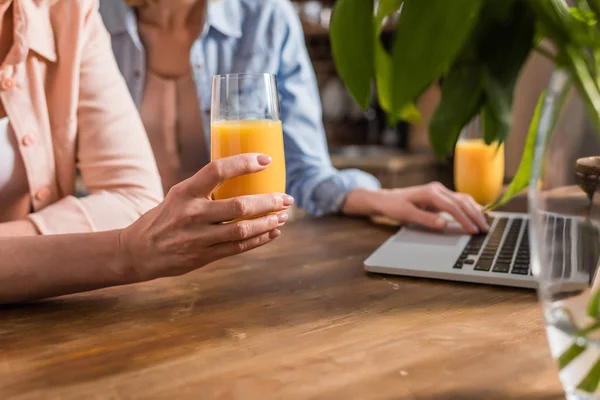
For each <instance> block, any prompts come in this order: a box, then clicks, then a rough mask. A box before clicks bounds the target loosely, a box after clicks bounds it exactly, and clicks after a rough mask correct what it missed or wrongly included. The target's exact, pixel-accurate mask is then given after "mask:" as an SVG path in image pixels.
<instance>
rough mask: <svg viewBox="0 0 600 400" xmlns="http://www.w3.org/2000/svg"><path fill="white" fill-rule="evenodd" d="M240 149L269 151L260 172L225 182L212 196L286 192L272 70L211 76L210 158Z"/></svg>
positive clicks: (236, 152) (277, 100)
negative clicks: (267, 162)
mask: <svg viewBox="0 0 600 400" xmlns="http://www.w3.org/2000/svg"><path fill="white" fill-rule="evenodd" d="M243 153H261V154H266V155H268V156H271V158H272V162H271V164H270V165H269V166H268V167H267V168H266V169H265V170H263V171H261V172H257V173H254V174H250V175H244V176H240V177H237V178H234V179H231V180H228V181H226V182H224V183H223V184H222V185H221V186H219V187H218V188H217V190H216V191H215V192H214V194H213V198H214V199H215V200H222V199H228V198H231V197H237V196H246V195H251V194H267V193H273V192H278V193H284V192H285V154H284V150H283V131H282V126H281V117H280V115H279V96H278V93H277V80H276V77H275V75H272V74H227V75H217V76H215V77H214V78H213V88H212V108H211V159H212V160H213V161H214V160H218V159H220V158H224V157H230V156H234V155H238V154H243Z"/></svg>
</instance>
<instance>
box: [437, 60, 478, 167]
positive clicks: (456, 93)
mask: <svg viewBox="0 0 600 400" xmlns="http://www.w3.org/2000/svg"><path fill="white" fill-rule="evenodd" d="M483 99H484V95H483V71H482V70H481V68H480V67H478V66H477V65H462V66H455V67H453V68H452V69H451V70H450V72H449V73H448V76H447V77H446V79H445V80H444V84H443V87H442V99H441V101H440V104H439V105H438V107H437V108H436V110H435V113H434V114H433V116H432V118H431V122H430V125H429V137H430V142H431V145H432V147H433V150H434V151H435V154H436V155H437V157H438V158H444V157H445V156H447V155H449V154H450V153H451V152H452V151H453V150H454V145H455V144H456V140H457V139H458V136H459V134H460V131H461V130H462V128H463V127H464V126H465V125H466V124H467V123H469V121H471V119H473V117H474V116H475V115H477V113H478V112H479V110H480V109H481V106H482V105H483Z"/></svg>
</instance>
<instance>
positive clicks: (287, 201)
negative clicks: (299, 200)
mask: <svg viewBox="0 0 600 400" xmlns="http://www.w3.org/2000/svg"><path fill="white" fill-rule="evenodd" d="M292 204H294V198H293V197H292V196H289V195H287V194H284V195H283V206H284V207H289V206H291V205H292Z"/></svg>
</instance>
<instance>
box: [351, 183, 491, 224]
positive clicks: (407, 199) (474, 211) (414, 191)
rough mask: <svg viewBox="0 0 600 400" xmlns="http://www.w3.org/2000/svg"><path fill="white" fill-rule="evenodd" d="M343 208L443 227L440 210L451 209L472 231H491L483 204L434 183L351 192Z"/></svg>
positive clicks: (352, 213) (457, 219)
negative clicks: (404, 187)
mask: <svg viewBox="0 0 600 400" xmlns="http://www.w3.org/2000/svg"><path fill="white" fill-rule="evenodd" d="M342 211H343V212H344V213H345V214H348V215H367V216H372V215H384V216H386V217H389V218H392V219H394V220H396V221H399V222H401V223H418V224H421V225H424V226H426V227H428V228H431V229H436V230H441V229H444V228H445V227H446V223H447V222H446V221H445V220H444V219H443V218H441V217H440V216H439V215H438V213H439V212H442V211H444V212H447V213H448V214H450V215H451V216H452V217H454V219H456V221H457V222H459V223H460V224H461V225H462V226H463V228H464V229H465V230H466V231H467V232H469V233H472V234H476V233H479V232H487V231H488V230H489V226H488V225H487V221H486V218H485V216H484V210H483V207H482V206H480V205H479V204H477V203H476V202H475V200H473V198H472V197H471V196H468V195H465V194H461V193H456V192H452V191H451V190H449V189H447V188H446V187H445V186H444V185H442V184H440V183H438V182H434V183H430V184H427V185H423V186H414V187H410V188H406V189H391V190H377V191H373V190H364V189H355V190H352V191H350V193H349V194H348V196H347V198H346V202H345V203H344V206H343V209H342Z"/></svg>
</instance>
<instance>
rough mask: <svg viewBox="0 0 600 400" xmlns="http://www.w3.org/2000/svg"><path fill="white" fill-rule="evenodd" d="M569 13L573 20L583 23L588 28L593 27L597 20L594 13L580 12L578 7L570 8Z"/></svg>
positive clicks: (589, 11)
mask: <svg viewBox="0 0 600 400" xmlns="http://www.w3.org/2000/svg"><path fill="white" fill-rule="evenodd" d="M570 11H571V16H572V17H573V18H575V19H576V20H578V21H580V22H583V23H584V24H586V25H588V26H594V25H596V24H597V23H598V18H597V17H596V14H594V12H593V11H591V10H582V9H581V8H578V7H571V8H570Z"/></svg>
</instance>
